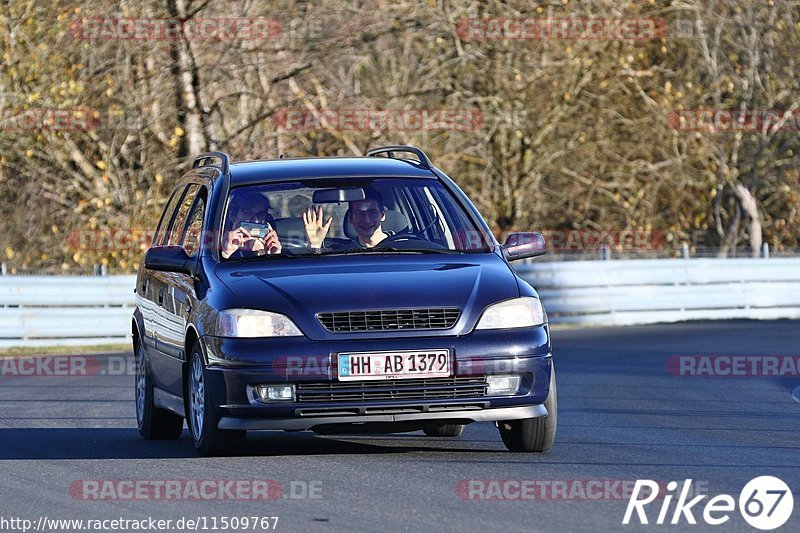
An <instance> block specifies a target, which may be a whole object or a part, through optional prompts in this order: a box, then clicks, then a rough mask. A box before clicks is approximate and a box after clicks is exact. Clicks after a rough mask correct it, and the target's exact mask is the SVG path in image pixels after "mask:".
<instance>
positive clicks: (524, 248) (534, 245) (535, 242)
mask: <svg viewBox="0 0 800 533" xmlns="http://www.w3.org/2000/svg"><path fill="white" fill-rule="evenodd" d="M503 250H504V251H505V253H506V257H507V258H508V260H509V261H515V260H517V259H527V258H529V257H536V256H539V255H544V254H545V253H547V245H546V244H545V242H544V236H543V235H542V234H541V233H537V232H533V231H525V232H519V233H509V234H508V237H506V242H505V244H503Z"/></svg>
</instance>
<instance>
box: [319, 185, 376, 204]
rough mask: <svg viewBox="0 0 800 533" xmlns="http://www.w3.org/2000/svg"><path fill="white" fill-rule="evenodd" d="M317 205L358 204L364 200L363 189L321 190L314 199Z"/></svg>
mask: <svg viewBox="0 0 800 533" xmlns="http://www.w3.org/2000/svg"><path fill="white" fill-rule="evenodd" d="M312 199H313V201H314V203H315V204H339V203H342V202H358V201H360V200H363V199H364V189H362V188H361V187H355V188H352V187H351V188H348V189H319V190H317V191H314V195H313V197H312Z"/></svg>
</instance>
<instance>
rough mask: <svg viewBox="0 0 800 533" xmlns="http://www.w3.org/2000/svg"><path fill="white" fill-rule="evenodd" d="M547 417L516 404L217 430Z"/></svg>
mask: <svg viewBox="0 0 800 533" xmlns="http://www.w3.org/2000/svg"><path fill="white" fill-rule="evenodd" d="M538 416H547V409H546V408H545V406H544V405H542V404H539V405H523V406H520V407H498V408H496V409H476V410H469V411H455V410H448V409H442V410H434V411H426V412H423V411H420V412H418V413H402V412H400V413H396V414H382V415H355V416H353V415H333V416H318V417H311V418H233V417H222V418H221V419H220V421H219V428H220V429H245V430H260V429H284V430H288V431H302V430H305V429H315V428H318V427H321V426H328V425H334V424H335V425H341V424H359V425H360V424H398V425H400V424H408V423H416V422H418V423H423V422H437V423H449V424H471V423H472V422H499V421H501V420H519V419H522V418H535V417H538Z"/></svg>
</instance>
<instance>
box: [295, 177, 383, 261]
mask: <svg viewBox="0 0 800 533" xmlns="http://www.w3.org/2000/svg"><path fill="white" fill-rule="evenodd" d="M345 219H346V221H347V222H349V223H350V225H351V226H352V228H353V230H354V231H355V232H356V236H355V238H353V239H351V241H350V243H349V244H351V245H352V246H345V248H350V247H352V248H374V247H375V246H376V245H377V244H378V243H380V242H381V241H382V240H384V239H385V238H386V237H388V236H390V235H392V232H389V231H384V230H383V229H382V228H381V224H382V223H383V221H384V220H386V207H385V206H384V205H383V197H382V196H381V193H379V192H378V191H377V190H375V189H373V188H372V187H364V199H363V200H356V201H353V202H350V206H349V208H348V209H347V213H345ZM332 220H333V219H332V217H328V221H327V222H325V223H324V224H323V214H322V207H318V208H317V210H316V211H315V210H314V208H313V207H310V208H308V209H307V210H306V211H305V213H303V223H304V224H305V229H306V238H307V239H308V247H309V248H311V249H312V250H320V249H321V248H323V247H324V241H325V236H326V235H327V234H328V229H330V225H331V221H332Z"/></svg>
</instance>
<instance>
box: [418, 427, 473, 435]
mask: <svg viewBox="0 0 800 533" xmlns="http://www.w3.org/2000/svg"><path fill="white" fill-rule="evenodd" d="M423 431H424V432H425V434H426V435H427V436H429V437H458V436H459V435H461V434H462V433H464V424H441V425H438V426H429V427H426V428H425V429H423Z"/></svg>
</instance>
